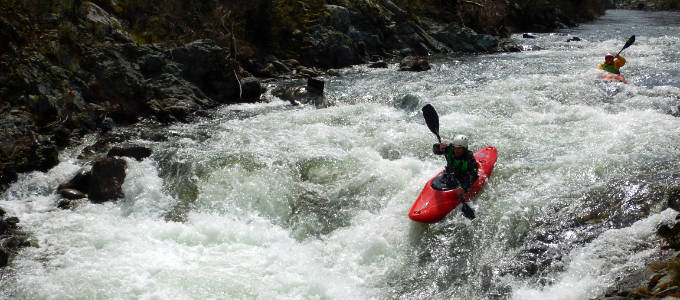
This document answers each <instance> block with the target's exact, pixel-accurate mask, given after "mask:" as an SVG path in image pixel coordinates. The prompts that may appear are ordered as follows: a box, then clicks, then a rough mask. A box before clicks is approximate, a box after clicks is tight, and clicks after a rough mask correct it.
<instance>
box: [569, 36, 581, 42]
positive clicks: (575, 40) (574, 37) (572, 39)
mask: <svg viewBox="0 0 680 300" xmlns="http://www.w3.org/2000/svg"><path fill="white" fill-rule="evenodd" d="M580 41H581V38H579V37H577V36H572V37H570V38H569V39H567V42H580Z"/></svg>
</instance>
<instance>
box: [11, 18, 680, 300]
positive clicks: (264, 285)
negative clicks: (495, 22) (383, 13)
mask: <svg viewBox="0 0 680 300" xmlns="http://www.w3.org/2000/svg"><path fill="white" fill-rule="evenodd" d="M631 35H636V41H635V43H634V44H633V45H632V46H631V47H629V48H627V49H626V50H624V51H623V52H622V55H623V56H624V57H625V58H626V59H627V63H626V65H625V66H624V67H623V68H622V69H621V71H622V74H623V75H624V76H625V77H626V78H627V80H628V84H623V83H618V82H607V81H604V80H602V79H599V78H598V76H599V74H600V71H598V70H597V69H596V68H595V67H596V66H597V65H598V64H600V63H601V62H602V61H603V56H604V54H605V53H606V52H607V51H610V52H617V51H618V50H620V49H621V47H622V46H623V44H624V43H625V41H626V40H627V39H628V37H630V36H631ZM536 36H537V38H535V39H523V38H522V36H521V35H515V36H513V38H514V39H515V40H516V41H517V42H518V44H520V45H521V46H522V47H523V48H524V49H526V51H523V52H519V53H500V54H489V55H478V56H467V55H466V56H440V57H432V58H431V59H430V63H431V65H432V69H431V70H429V71H427V72H418V73H413V72H399V71H397V68H398V66H397V65H390V66H389V68H387V69H369V68H367V67H366V66H357V67H353V68H348V69H343V70H340V73H341V76H338V77H326V78H324V79H325V80H326V97H327V98H328V99H329V100H330V101H331V102H332V103H333V104H334V105H332V106H331V107H328V108H324V109H316V108H314V107H313V106H309V105H307V106H304V105H303V106H292V105H290V103H289V102H287V101H283V100H280V99H278V98H276V97H274V96H272V95H271V94H269V93H268V94H267V95H266V96H265V101H264V102H263V103H257V104H241V105H232V106H225V107H222V108H220V109H219V110H218V111H217V112H216V117H215V118H209V119H205V120H202V121H199V122H195V123H192V124H177V125H173V126H171V127H170V128H169V129H162V130H160V129H158V128H154V127H153V126H150V125H144V124H141V125H136V126H134V127H132V128H117V129H115V130H116V131H117V132H118V133H119V134H126V135H129V136H133V137H134V140H133V141H134V143H135V144H138V145H144V146H147V147H150V148H152V149H153V151H154V154H153V155H152V156H151V157H150V158H147V159H145V160H143V161H141V162H138V161H135V160H134V159H127V163H128V170H127V171H128V174H127V177H126V179H125V182H124V185H123V190H124V193H125V197H124V198H122V199H120V200H118V201H115V202H108V203H105V204H91V203H88V202H87V201H84V202H82V203H79V204H78V205H77V206H76V207H75V208H74V209H72V210H62V209H58V208H56V202H57V201H58V200H59V196H58V194H57V193H56V188H57V186H58V185H59V184H60V183H62V182H65V181H67V180H68V179H70V178H71V177H72V176H73V175H74V174H75V173H76V172H77V171H78V170H79V169H80V168H81V167H83V164H85V163H86V162H84V161H81V160H78V159H77V156H78V154H79V153H80V151H81V150H82V149H83V147H84V146H86V145H88V143H91V142H93V140H94V139H93V137H89V138H88V139H85V140H84V141H83V145H79V146H75V147H73V148H70V149H67V150H66V151H64V152H63V153H61V157H60V160H61V163H60V164H59V165H58V166H56V167H55V168H53V169H52V170H50V171H49V172H47V173H40V172H34V173H30V174H25V175H22V176H21V177H20V179H19V181H18V182H17V183H15V184H13V185H12V186H11V187H10V189H9V190H8V191H7V192H5V193H4V194H2V195H0V206H2V207H3V208H4V209H5V210H6V211H7V212H8V214H9V215H14V216H17V217H19V219H20V220H21V222H20V223H19V225H20V226H22V228H23V229H24V230H25V231H27V232H30V233H31V234H32V235H33V236H34V239H35V241H36V242H37V244H38V245H39V247H29V248H24V249H22V250H21V252H20V253H19V254H18V255H17V256H16V258H15V259H14V261H13V262H12V264H11V265H10V266H8V267H7V268H5V270H3V271H2V273H0V283H1V284H0V298H2V299H588V298H591V297H597V296H598V295H601V294H602V293H603V292H604V291H605V290H606V288H607V287H609V286H611V285H612V284H613V283H614V282H616V280H617V278H622V277H624V276H625V275H626V274H629V273H630V272H633V271H635V270H639V269H641V268H644V267H645V265H646V263H648V262H649V261H651V260H654V259H657V258H659V257H661V256H662V255H663V254H664V252H663V250H662V249H661V242H660V241H659V238H658V237H657V236H656V234H655V228H656V226H658V224H660V223H663V222H668V221H669V220H672V219H674V218H675V215H676V214H677V212H676V211H674V210H672V209H669V208H667V207H668V203H667V198H668V193H669V190H671V189H675V190H677V189H678V188H679V187H680V167H679V166H680V117H678V115H679V113H678V105H679V104H680V13H677V12H639V11H626V10H610V11H607V13H606V14H605V15H604V16H603V17H602V18H600V19H599V20H597V21H596V22H593V23H589V24H583V25H581V26H579V27H576V28H572V29H567V30H563V31H562V32H560V33H553V34H547V33H546V34H536ZM573 36H577V37H579V38H580V39H581V41H571V42H567V40H568V39H569V38H571V37H573ZM426 103H430V104H432V105H433V106H434V107H435V108H436V109H437V111H438V113H439V119H440V123H441V124H440V133H441V136H442V138H443V139H444V140H450V139H451V138H452V137H453V136H454V135H455V134H466V135H468V136H469V137H470V140H471V141H470V148H471V149H473V150H474V149H478V148H481V147H484V146H486V145H492V146H495V147H497V148H498V151H499V156H498V161H497V163H496V166H495V170H494V172H493V174H492V176H491V178H490V180H489V181H488V184H487V185H486V187H485V188H484V189H483V190H482V192H481V194H480V195H479V196H478V197H477V198H476V199H475V200H474V201H473V202H472V204H471V206H472V208H473V209H474V210H475V212H476V214H477V218H476V219H475V220H473V221H470V220H467V219H465V218H464V217H463V216H462V214H461V213H460V211H459V209H457V210H455V211H453V212H452V213H450V214H449V215H448V216H447V217H446V218H445V219H444V220H443V221H441V222H438V223H436V224H431V225H423V224H416V223H414V222H412V221H411V220H410V219H409V218H408V217H407V213H408V210H409V209H410V207H411V205H412V203H413V201H414V200H415V199H416V198H417V196H418V194H419V192H420V190H421V189H422V187H423V185H424V184H425V182H426V181H427V180H428V179H430V178H431V177H432V176H433V175H435V174H436V173H437V172H438V171H439V170H441V169H442V168H443V166H444V160H443V158H442V157H439V156H436V155H433V154H432V152H431V148H432V144H433V143H435V142H436V137H435V136H434V135H433V134H432V133H431V132H430V131H429V130H428V128H427V126H426V125H425V122H424V120H423V117H422V114H421V113H420V108H421V107H422V106H423V105H424V104H426ZM674 115H675V116H674Z"/></svg>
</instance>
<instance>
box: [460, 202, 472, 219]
mask: <svg viewBox="0 0 680 300" xmlns="http://www.w3.org/2000/svg"><path fill="white" fill-rule="evenodd" d="M460 210H461V211H462V212H463V216H465V217H466V218H468V219H470V220H474V218H475V211H474V210H472V207H470V206H469V205H468V204H467V203H465V202H463V207H461V208H460Z"/></svg>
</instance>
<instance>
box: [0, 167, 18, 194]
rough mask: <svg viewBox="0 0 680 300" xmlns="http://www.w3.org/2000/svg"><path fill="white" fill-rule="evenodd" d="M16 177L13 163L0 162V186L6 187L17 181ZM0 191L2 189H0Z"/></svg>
mask: <svg viewBox="0 0 680 300" xmlns="http://www.w3.org/2000/svg"><path fill="white" fill-rule="evenodd" d="M18 176H19V175H18V174H17V168H16V166H15V165H14V162H10V161H7V162H4V161H3V162H0V186H6V185H7V184H9V183H12V182H15V181H17V179H19V177H18ZM0 190H3V189H2V188H0Z"/></svg>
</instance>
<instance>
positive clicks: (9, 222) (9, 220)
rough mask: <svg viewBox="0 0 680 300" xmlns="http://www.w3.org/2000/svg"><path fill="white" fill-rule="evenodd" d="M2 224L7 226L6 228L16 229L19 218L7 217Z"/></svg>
mask: <svg viewBox="0 0 680 300" xmlns="http://www.w3.org/2000/svg"><path fill="white" fill-rule="evenodd" d="M2 222H3V223H5V224H7V227H8V228H16V227H17V224H18V223H19V218H17V217H9V218H6V219H5V220H3V221H2Z"/></svg>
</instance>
